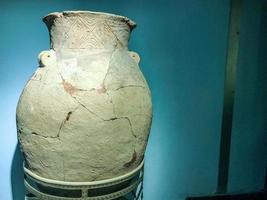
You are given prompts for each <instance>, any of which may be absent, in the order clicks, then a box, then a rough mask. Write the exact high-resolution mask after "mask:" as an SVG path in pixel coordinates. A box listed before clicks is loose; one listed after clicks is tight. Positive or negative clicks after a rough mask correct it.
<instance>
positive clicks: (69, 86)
mask: <svg viewBox="0 0 267 200" xmlns="http://www.w3.org/2000/svg"><path fill="white" fill-rule="evenodd" d="M62 85H63V87H64V90H65V91H66V92H67V93H69V94H70V95H72V94H73V93H75V92H77V91H79V89H78V88H76V87H74V86H73V85H72V84H70V83H69V82H67V81H65V80H64V79H63V80H62Z"/></svg>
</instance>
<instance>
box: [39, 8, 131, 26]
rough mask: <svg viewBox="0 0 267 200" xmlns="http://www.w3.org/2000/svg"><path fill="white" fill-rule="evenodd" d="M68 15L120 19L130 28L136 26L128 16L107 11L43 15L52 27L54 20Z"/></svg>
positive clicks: (44, 19)
mask: <svg viewBox="0 0 267 200" xmlns="http://www.w3.org/2000/svg"><path fill="white" fill-rule="evenodd" d="M68 16H95V17H102V18H106V19H112V20H119V21H122V22H125V23H126V24H127V25H128V26H129V28H130V30H132V29H134V28H135V27H136V23H135V22H134V21H132V20H131V19H129V18H128V17H125V16H122V15H116V14H111V13H105V12H95V11H80V10H79V11H63V12H52V13H49V14H47V15H46V16H44V17H43V21H44V22H45V24H46V25H47V26H48V28H50V27H51V26H52V24H53V21H54V20H55V19H56V18H59V17H68Z"/></svg>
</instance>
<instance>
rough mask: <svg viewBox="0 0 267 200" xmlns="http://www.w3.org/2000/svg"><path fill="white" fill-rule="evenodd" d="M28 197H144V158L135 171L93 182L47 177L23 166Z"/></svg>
mask: <svg viewBox="0 0 267 200" xmlns="http://www.w3.org/2000/svg"><path fill="white" fill-rule="evenodd" d="M24 174H25V176H24V184H25V187H26V189H27V192H28V193H27V194H26V196H25V200H111V199H118V200H142V199H143V176H144V161H142V162H141V163H140V165H139V166H138V167H137V168H136V169H134V170H133V171H131V172H129V173H127V174H125V175H122V176H119V177H115V178H111V179H106V180H101V181H93V182H65V181H57V180H52V179H47V178H43V177H40V176H39V175H37V174H35V173H33V172H32V171H30V170H29V169H27V167H25V165H24Z"/></svg>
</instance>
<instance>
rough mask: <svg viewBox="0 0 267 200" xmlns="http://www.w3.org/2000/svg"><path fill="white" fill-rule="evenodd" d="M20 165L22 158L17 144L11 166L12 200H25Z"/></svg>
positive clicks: (21, 167)
mask: <svg viewBox="0 0 267 200" xmlns="http://www.w3.org/2000/svg"><path fill="white" fill-rule="evenodd" d="M22 165H23V157H22V153H21V151H20V148H19V145H18V144H17V146H16V150H15V152H14V156H13V159H12V165H11V188H12V200H22V199H24V198H25V188H24V183H23V166H22Z"/></svg>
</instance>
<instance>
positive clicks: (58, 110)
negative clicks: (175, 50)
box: [17, 11, 152, 181]
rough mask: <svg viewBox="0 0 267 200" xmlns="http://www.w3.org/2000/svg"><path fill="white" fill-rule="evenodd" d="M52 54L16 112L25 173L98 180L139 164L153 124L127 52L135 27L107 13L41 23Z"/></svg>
mask: <svg viewBox="0 0 267 200" xmlns="http://www.w3.org/2000/svg"><path fill="white" fill-rule="evenodd" d="M43 20H44V22H45V23H46V25H47V27H48V29H49V33H50V40H51V49H50V50H48V51H43V52H41V53H40V54H39V63H40V66H39V67H38V68H37V70H36V72H35V73H34V74H33V76H32V77H31V78H30V80H29V81H28V83H27V84H26V86H25V88H24V90H23V92H22V94H21V97H20V100H19V102H18V106H17V130H18V138H19V142H20V145H21V149H22V151H23V154H24V156H25V163H26V166H27V168H28V169H29V170H31V171H32V172H34V173H35V174H37V175H39V176H41V177H45V178H48V179H55V180H61V181H96V180H104V179H109V178H112V177H116V176H120V175H123V174H126V173H128V172H130V171H132V170H133V169H135V168H136V167H137V166H138V165H139V163H140V162H141V161H142V159H143V156H144V151H145V148H146V144H147V140H148V135H149V131H150V125H151V119H152V105H151V97H150V90H149V87H148V85H147V83H146V81H145V79H144V77H143V75H142V73H141V71H140V69H139V66H138V62H139V56H138V54H137V53H135V52H131V51H128V40H129V36H130V33H131V31H132V29H133V28H134V27H135V26H136V24H135V23H134V22H133V21H131V20H130V19H128V18H126V17H123V16H118V15H113V14H107V13H97V12H87V11H67V12H62V13H51V14H49V15H47V16H46V17H44V19H43Z"/></svg>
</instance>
